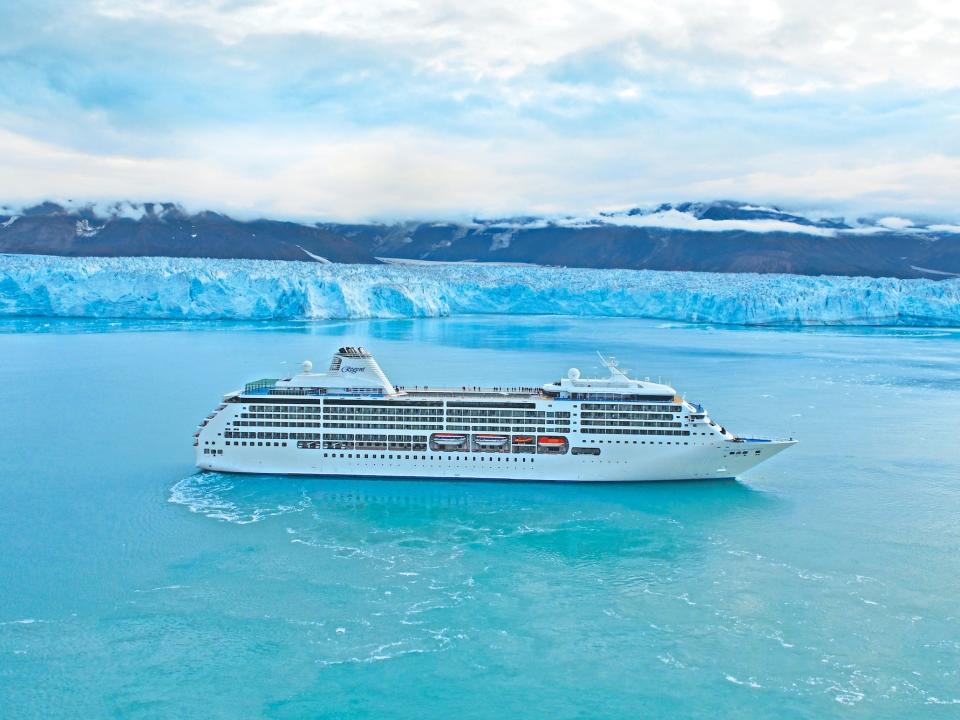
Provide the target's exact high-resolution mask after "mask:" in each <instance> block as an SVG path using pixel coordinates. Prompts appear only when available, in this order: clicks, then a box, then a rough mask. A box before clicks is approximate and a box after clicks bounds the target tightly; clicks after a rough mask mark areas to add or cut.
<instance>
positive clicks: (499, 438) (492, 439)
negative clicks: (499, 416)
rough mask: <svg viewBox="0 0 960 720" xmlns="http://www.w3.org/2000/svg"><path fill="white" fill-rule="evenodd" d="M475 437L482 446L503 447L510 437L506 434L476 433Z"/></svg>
mask: <svg viewBox="0 0 960 720" xmlns="http://www.w3.org/2000/svg"><path fill="white" fill-rule="evenodd" d="M473 439H474V441H475V442H476V443H477V445H480V446H481V447H503V446H504V445H506V444H507V440H508V439H509V438H507V437H506V436H505V435H474V436H473Z"/></svg>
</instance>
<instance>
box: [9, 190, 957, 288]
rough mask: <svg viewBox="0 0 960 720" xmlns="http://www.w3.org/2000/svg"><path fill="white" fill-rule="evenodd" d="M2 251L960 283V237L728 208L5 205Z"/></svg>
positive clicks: (948, 228) (906, 225)
mask: <svg viewBox="0 0 960 720" xmlns="http://www.w3.org/2000/svg"><path fill="white" fill-rule="evenodd" d="M0 252H2V253H13V254H43V255H63V256H75V257H76V256H95V257H96V256H100V257H139V256H147V257H151V256H152V257H159V256H163V257H210V258H220V259H264V260H301V261H306V262H333V263H351V264H378V263H381V262H384V261H388V262H397V261H400V262H403V261H435V262H481V263H482V262H500V263H516V264H536V265H546V266H568V267H584V268H623V269H649V270H688V271H706V272H757V273H791V274H798V275H821V274H825V275H867V276H888V277H901V278H909V277H929V278H938V277H951V276H954V275H958V274H960V226H958V225H951V224H946V223H914V222H913V221H911V220H908V219H905V218H900V217H895V216H888V217H882V216H878V217H877V218H857V219H855V220H852V221H848V220H846V219H845V218H842V217H817V216H813V215H809V214H803V213H797V212H791V211H788V210H785V209H783V208H779V207H776V206H771V205H755V204H750V203H744V202H738V201H733V200H721V201H714V202H685V203H678V204H661V205H658V206H652V207H650V208H641V207H635V208H630V209H627V210H622V211H613V212H600V213H597V214H594V215H585V216H553V217H539V216H517V217H506V218H495V219H480V218H474V219H472V220H469V221H459V222H458V221H438V220H433V221H416V220H409V221H401V222H394V223H377V222H370V223H333V222H316V223H304V222H294V221H291V220H278V219H267V218H261V219H252V220H238V219H235V218H232V217H230V216H229V215H226V214H224V213H221V212H216V211H212V210H202V211H198V212H188V211H187V210H185V209H184V208H183V207H182V206H180V205H178V204H176V203H172V202H148V203H136V202H129V201H116V202H110V203H55V202H51V201H46V202H43V203H39V204H37V205H34V206H31V207H24V208H13V207H10V206H0Z"/></svg>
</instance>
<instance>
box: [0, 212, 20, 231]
mask: <svg viewBox="0 0 960 720" xmlns="http://www.w3.org/2000/svg"><path fill="white" fill-rule="evenodd" d="M19 219H20V216H19V215H14V216H13V217H11V218H10V219H9V220H4V221H3V222H2V223H0V228H8V227H10V226H11V225H13V224H14V223H15V222H16V221H17V220H19Z"/></svg>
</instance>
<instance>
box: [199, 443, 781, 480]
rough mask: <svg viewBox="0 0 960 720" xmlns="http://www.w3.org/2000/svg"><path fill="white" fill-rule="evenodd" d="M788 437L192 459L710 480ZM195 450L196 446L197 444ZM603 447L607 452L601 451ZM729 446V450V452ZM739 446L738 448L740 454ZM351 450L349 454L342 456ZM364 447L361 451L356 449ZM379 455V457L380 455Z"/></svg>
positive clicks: (294, 470)
mask: <svg viewBox="0 0 960 720" xmlns="http://www.w3.org/2000/svg"><path fill="white" fill-rule="evenodd" d="M794 442H795V441H792V440H783V441H769V442H744V443H738V442H727V441H721V442H720V443H718V444H714V445H703V446H697V447H691V446H684V445H679V446H675V445H651V446H644V447H643V449H642V451H637V450H636V449H635V448H634V447H633V446H632V445H631V446H624V445H621V446H619V447H618V446H617V445H616V444H614V445H613V446H612V447H610V448H606V447H605V448H604V452H603V454H602V455H601V456H600V457H595V456H591V455H578V456H571V455H526V456H520V455H510V454H501V453H482V454H481V453H464V452H460V453H457V452H443V453H437V452H434V453H413V452H410V453H399V452H386V451H382V452H381V451H377V452H366V453H364V452H362V451H361V452H357V451H354V452H343V453H342V454H343V457H339V455H340V454H341V453H340V452H337V453H336V454H337V455H338V457H329V456H330V455H332V454H334V453H332V452H328V453H327V455H328V457H327V458H323V457H322V455H323V453H322V452H320V453H319V454H320V455H321V457H320V458H315V457H312V456H313V455H316V454H318V453H317V451H316V450H310V451H299V452H297V449H296V448H290V447H289V446H288V447H286V448H283V447H272V446H271V447H270V448H269V449H266V448H261V447H246V448H244V447H238V448H231V450H232V451H231V452H230V453H229V454H227V453H225V454H224V455H216V456H209V455H207V456H204V455H203V454H202V450H200V451H199V452H198V456H197V466H198V467H200V468H202V469H204V470H212V471H216V472H226V473H253V474H263V475H314V476H335V477H336V476H341V477H342V476H357V477H377V478H383V477H405V478H424V479H454V480H456V479H463V480H519V481H536V482H549V481H556V482H651V481H669V480H708V479H710V480H717V479H728V478H733V477H737V476H739V475H741V474H742V473H744V472H746V471H747V470H750V469H751V468H753V467H755V466H756V465H759V464H760V463H761V462H763V461H765V460H769V459H770V458H771V457H773V456H774V455H776V454H778V453H779V452H781V451H782V450H784V449H786V448H787V447H790V446H791V445H793V444H794ZM198 450H199V448H198ZM608 450H609V452H608ZM731 453H736V454H731ZM740 453H744V454H740ZM349 455H352V456H353V457H348V456H349ZM364 455H366V457H364ZM381 455H383V456H384V457H383V458H381V457H380V456H381Z"/></svg>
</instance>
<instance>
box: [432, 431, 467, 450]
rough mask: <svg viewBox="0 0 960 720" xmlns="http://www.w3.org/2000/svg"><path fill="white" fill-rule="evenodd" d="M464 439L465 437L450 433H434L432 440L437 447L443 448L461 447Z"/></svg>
mask: <svg viewBox="0 0 960 720" xmlns="http://www.w3.org/2000/svg"><path fill="white" fill-rule="evenodd" d="M466 439H467V436H466V435H455V434H452V433H436V434H434V435H433V438H432V440H433V441H434V442H435V443H436V444H437V445H442V446H444V447H453V446H458V445H463V443H464V442H466Z"/></svg>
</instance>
